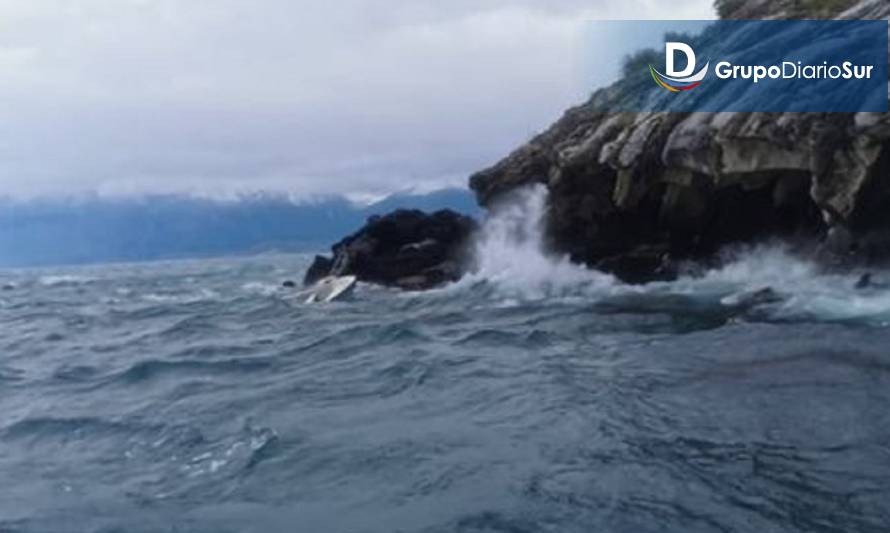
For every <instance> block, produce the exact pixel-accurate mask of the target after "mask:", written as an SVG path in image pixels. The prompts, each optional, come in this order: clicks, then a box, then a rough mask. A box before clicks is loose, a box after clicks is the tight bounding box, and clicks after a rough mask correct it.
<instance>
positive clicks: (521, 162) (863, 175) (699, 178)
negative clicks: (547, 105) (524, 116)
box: [470, 0, 890, 282]
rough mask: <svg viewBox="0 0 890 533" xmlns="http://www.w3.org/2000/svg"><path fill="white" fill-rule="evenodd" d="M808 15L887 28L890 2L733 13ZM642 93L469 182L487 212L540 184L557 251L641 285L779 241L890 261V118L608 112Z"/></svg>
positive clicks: (742, 0) (558, 127)
mask: <svg viewBox="0 0 890 533" xmlns="http://www.w3.org/2000/svg"><path fill="white" fill-rule="evenodd" d="M807 5H811V6H813V9H817V8H818V12H817V11H814V12H813V13H812V15H813V16H814V17H817V16H837V15H838V13H839V12H840V11H841V10H842V9H845V8H850V9H849V10H847V11H844V13H843V15H841V16H842V17H843V18H863V19H870V18H887V17H888V16H890V2H887V1H885V0H881V1H876V0H859V1H856V0H850V1H847V0H844V1H838V2H833V3H832V5H834V6H836V7H837V9H831V10H822V8H821V7H819V6H824V5H826V4H825V3H821V4H820V3H818V2H809V0H802V2H801V1H796V0H781V1H776V2H773V1H772V0H727V1H726V2H725V3H724V8H725V9H724V11H725V12H726V13H728V14H730V15H731V16H739V17H740V16H743V15H744V16H750V15H752V14H755V15H757V18H761V17H766V18H781V17H790V16H797V15H799V14H800V13H799V10H800V9H801V6H804V7H803V8H806V6H807ZM723 37H724V38H725V39H732V38H734V37H733V35H726V36H723ZM791 52H792V51H789V53H791ZM632 83H635V82H634V80H631V79H627V78H625V79H622V80H619V81H618V82H616V83H615V84H614V85H613V86H611V87H607V88H604V89H601V90H599V91H597V92H595V93H594V94H593V96H592V97H591V99H590V100H589V101H588V102H587V103H585V104H583V105H581V106H578V107H575V108H573V109H570V110H568V111H567V112H566V113H565V114H564V115H563V117H562V118H561V119H559V120H558V121H557V122H556V123H555V124H553V126H551V127H550V128H549V129H548V130H547V131H545V132H544V133H542V134H540V135H538V136H537V137H535V138H534V139H532V140H531V141H530V142H528V143H527V144H526V145H524V146H522V147H520V148H518V149H517V150H516V151H514V152H513V153H512V154H510V155H508V156H507V157H506V158H505V159H503V160H502V161H500V162H499V163H497V164H496V165H494V166H493V167H491V168H489V169H486V170H483V171H481V172H479V173H477V174H475V175H474V176H472V177H471V178H470V187H471V188H472V189H473V191H474V192H475V193H476V196H477V199H478V200H479V202H480V203H481V204H482V205H484V206H492V205H494V204H495V203H496V202H497V201H498V199H499V198H501V197H504V196H505V194H507V193H509V192H510V191H512V190H515V189H517V188H519V187H523V186H528V185H532V184H544V185H545V186H546V187H547V189H548V191H549V196H548V210H547V217H548V218H547V220H546V224H547V228H546V231H547V240H548V244H549V245H550V246H551V247H552V248H553V249H554V251H555V252H557V253H565V254H568V255H569V256H570V257H571V258H572V260H573V261H575V262H578V263H583V264H586V265H588V266H590V267H593V268H600V269H604V270H607V271H609V272H612V273H614V274H616V275H618V276H619V277H621V278H623V279H626V280H633V281H637V282H642V281H648V280H650V279H660V278H662V277H663V276H665V275H667V274H666V272H665V266H664V265H663V264H662V261H661V260H660V257H662V256H664V255H668V256H669V257H671V258H672V259H674V260H676V261H686V260H696V261H702V260H708V259H709V258H711V257H713V256H714V255H715V254H716V253H717V252H718V251H719V250H720V249H721V248H723V247H724V246H726V245H729V244H734V243H744V242H752V241H758V240H765V239H773V238H782V239H786V240H791V241H794V242H823V243H824V245H825V246H824V252H825V255H826V256H835V259H834V260H832V262H833V263H834V264H844V265H849V264H850V263H851V262H853V261H861V260H867V261H868V262H873V263H877V262H880V261H883V260H887V259H890V217H887V210H888V209H890V114H887V113H857V114H851V113H847V114H844V113H785V114H782V113H609V112H604V111H603V110H604V109H609V104H610V102H612V103H614V101H615V99H619V98H623V97H624V96H623V95H626V94H630V93H633V92H634V91H633V90H632V89H633V87H631V86H630V84H632ZM643 90H645V91H648V90H649V89H648V87H647V88H645V89H643ZM651 90H654V91H658V90H660V89H658V88H657V87H654V85H653V87H652V89H651ZM637 94H639V93H637Z"/></svg>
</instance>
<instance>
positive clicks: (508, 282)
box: [458, 185, 616, 300]
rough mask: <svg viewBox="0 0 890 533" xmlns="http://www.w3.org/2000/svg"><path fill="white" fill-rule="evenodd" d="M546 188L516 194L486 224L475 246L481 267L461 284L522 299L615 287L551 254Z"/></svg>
mask: <svg viewBox="0 0 890 533" xmlns="http://www.w3.org/2000/svg"><path fill="white" fill-rule="evenodd" d="M546 207H547V189H546V188H545V187H544V186H542V185H536V186H532V187H527V188H523V189H520V190H518V191H516V192H514V193H513V195H512V197H511V198H510V200H509V201H507V202H504V203H502V204H501V205H500V206H498V207H496V208H495V209H494V211H493V212H492V213H491V215H490V216H489V217H488V219H487V220H486V221H485V223H484V224H483V227H482V230H481V231H480V234H479V237H478V239H477V242H476V244H475V256H476V262H477V263H476V268H475V269H474V273H473V274H471V275H469V276H467V277H466V278H465V279H464V280H462V281H461V282H460V283H459V284H458V285H459V286H461V287H466V286H467V285H475V284H477V283H480V282H486V283H489V284H491V285H493V286H494V287H495V289H496V290H497V292H498V293H500V294H501V295H502V296H506V297H508V298H516V299H521V300H528V299H543V298H552V297H561V296H570V295H573V294H575V295H577V294H579V293H581V292H597V291H602V290H606V289H609V288H612V287H614V286H615V285H616V281H615V279H614V278H613V277H612V276H609V275H606V274H602V273H599V272H595V271H591V270H588V269H586V268H583V267H581V266H578V265H575V264H573V263H571V262H570V261H569V259H568V257H564V256H558V255H555V254H551V253H548V252H547V250H546V249H545V246H544V224H545V221H546V218H545V217H546V213H547V211H546Z"/></svg>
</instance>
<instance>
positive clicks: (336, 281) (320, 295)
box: [297, 276, 358, 304]
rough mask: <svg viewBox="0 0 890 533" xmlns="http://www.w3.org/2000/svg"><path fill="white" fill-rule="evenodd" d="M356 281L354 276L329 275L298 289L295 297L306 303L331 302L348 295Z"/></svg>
mask: <svg viewBox="0 0 890 533" xmlns="http://www.w3.org/2000/svg"><path fill="white" fill-rule="evenodd" d="M357 283H358V278H356V277H355V276H329V277H327V278H322V279H320V280H319V281H318V282H317V283H316V284H315V285H313V286H311V287H309V288H308V289H306V290H304V291H300V292H299V293H298V294H297V297H298V298H299V299H300V300H301V301H303V302H304V303H307V304H314V303H328V302H333V301H335V300H340V299H342V298H345V297H347V296H349V295H350V294H351V293H352V291H353V289H355V286H356V284H357Z"/></svg>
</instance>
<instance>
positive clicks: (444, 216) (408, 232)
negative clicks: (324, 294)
mask: <svg viewBox="0 0 890 533" xmlns="http://www.w3.org/2000/svg"><path fill="white" fill-rule="evenodd" d="M475 230H476V222H475V221H474V220H473V219H472V218H469V217H467V216H464V215H460V214H458V213H455V212H454V211H450V210H443V211H437V212H435V213H432V214H426V213H424V212H422V211H417V210H399V211H395V212H393V213H390V214H388V215H386V216H382V217H371V218H370V219H369V220H368V223H367V224H366V225H365V226H364V227H363V228H362V229H360V230H359V231H358V232H356V233H355V234H353V235H350V236H349V237H346V238H345V239H343V240H342V241H340V242H339V243H337V244H335V245H334V246H333V248H332V251H333V258H332V259H329V258H326V257H322V256H319V257H316V259H315V262H314V263H313V265H312V266H311V267H310V268H309V271H308V272H307V273H306V279H305V280H304V283H306V284H311V283H314V282H315V281H317V280H318V279H320V278H322V277H325V276H328V275H334V276H347V275H352V276H356V277H358V279H359V280H360V281H364V282H368V283H375V284H379V285H385V286H390V287H398V288H401V289H405V290H426V289H430V288H434V287H437V286H440V285H442V284H445V283H448V282H451V281H457V280H458V279H460V277H461V276H462V275H463V273H464V272H465V271H466V267H467V265H468V262H469V259H470V258H469V243H470V237H471V235H472V234H473V232H474V231H475Z"/></svg>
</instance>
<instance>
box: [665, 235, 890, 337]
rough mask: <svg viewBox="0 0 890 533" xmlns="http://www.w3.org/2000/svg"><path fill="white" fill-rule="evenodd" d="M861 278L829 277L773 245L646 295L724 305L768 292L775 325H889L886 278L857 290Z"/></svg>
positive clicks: (729, 256)
mask: <svg viewBox="0 0 890 533" xmlns="http://www.w3.org/2000/svg"><path fill="white" fill-rule="evenodd" d="M861 274H862V272H836V271H827V270H825V269H823V268H822V267H820V266H819V265H818V264H817V263H815V262H814V261H812V260H810V259H808V258H806V257H802V256H800V255H798V254H795V253H793V252H792V251H791V250H790V249H789V248H788V247H787V246H785V245H782V244H778V243H773V244H765V245H758V246H749V247H742V248H736V249H734V250H732V251H729V252H727V253H726V254H725V261H724V264H723V266H721V267H719V268H716V269H713V270H710V271H707V272H705V273H704V274H702V275H699V276H687V277H683V278H680V279H679V280H677V281H675V282H673V283H669V284H660V285H659V284H653V286H651V287H649V289H648V290H658V289H661V290H664V289H665V288H668V289H669V290H670V291H672V292H675V293H683V294H694V295H697V296H698V297H702V298H707V297H717V298H721V299H722V301H723V302H724V303H726V304H727V305H736V304H737V302H740V301H744V299H745V297H746V296H747V295H751V294H754V293H756V292H757V291H763V290H766V289H769V290H771V291H773V292H774V293H775V295H776V296H777V297H778V301H772V302H769V303H768V304H767V305H766V307H767V309H766V310H767V311H768V315H769V318H771V319H775V320H815V321H857V322H865V323H870V324H873V325H882V326H883V325H888V323H890V285H884V284H883V283H882V280H890V273H886V272H884V273H880V272H879V273H876V279H877V280H878V283H877V284H876V285H875V286H873V287H870V288H865V289H857V288H856V283H857V281H858V280H859V277H860V276H861Z"/></svg>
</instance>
